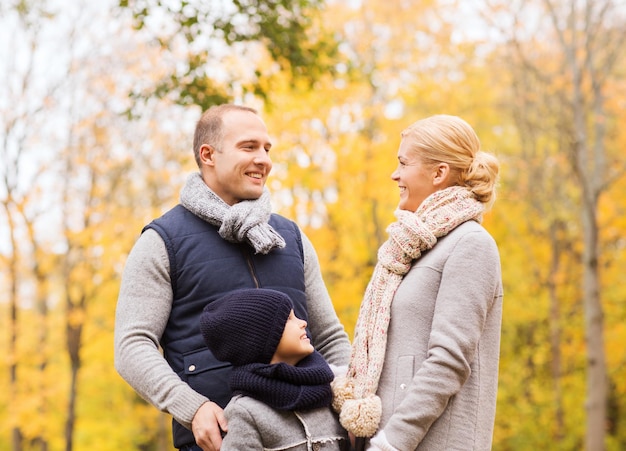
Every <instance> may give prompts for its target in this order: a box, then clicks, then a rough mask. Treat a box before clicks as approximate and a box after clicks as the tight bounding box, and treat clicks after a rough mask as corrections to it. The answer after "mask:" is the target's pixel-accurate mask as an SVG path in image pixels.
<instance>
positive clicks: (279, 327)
mask: <svg viewBox="0 0 626 451" xmlns="http://www.w3.org/2000/svg"><path fill="white" fill-rule="evenodd" d="M292 309H293V303H292V302H291V299H290V298H289V296H287V295H286V294H284V293H281V292H280V291H276V290H269V289H265V288H252V289H242V290H235V291H231V292H230V293H228V294H226V295H225V296H222V297H221V298H219V299H216V300H215V301H213V302H210V303H209V304H207V306H206V307H205V308H204V310H203V311H202V315H201V316H200V331H201V332H202V336H203V337H204V341H205V342H206V345H207V346H208V348H209V350H210V351H211V352H212V353H213V354H214V355H215V357H217V358H218V359H219V360H222V361H224V362H230V363H232V364H233V365H235V366H240V365H246V364H248V363H270V361H271V360H272V357H273V356H274V353H275V352H276V348H277V347H278V343H279V342H280V339H281V338H282V336H283V331H284V330H285V324H286V323H287V320H288V319H289V315H290V314H291V310H292Z"/></svg>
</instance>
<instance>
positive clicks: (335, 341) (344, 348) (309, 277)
mask: <svg viewBox="0 0 626 451" xmlns="http://www.w3.org/2000/svg"><path fill="white" fill-rule="evenodd" d="M300 234H301V235H302V246H303V249H304V279H305V291H306V302H307V313H308V316H309V320H308V323H309V330H310V331H311V335H312V338H313V346H314V347H315V349H317V350H318V351H319V352H320V354H322V355H323V356H324V358H325V359H326V361H327V362H328V363H329V364H332V365H335V366H336V367H343V366H347V365H348V361H349V360H350V340H349V339H348V334H347V333H346V331H345V329H344V327H343V325H342V324H341V322H340V321H339V318H338V317H337V312H336V311H335V308H334V306H333V303H332V301H331V299H330V295H329V294H328V290H327V289H326V285H325V284H324V280H323V279H322V272H321V269H320V265H319V260H318V258H317V253H316V252H315V249H314V248H313V244H312V243H311V241H310V240H309V239H308V237H307V236H306V235H305V234H304V232H302V231H301V232H300Z"/></svg>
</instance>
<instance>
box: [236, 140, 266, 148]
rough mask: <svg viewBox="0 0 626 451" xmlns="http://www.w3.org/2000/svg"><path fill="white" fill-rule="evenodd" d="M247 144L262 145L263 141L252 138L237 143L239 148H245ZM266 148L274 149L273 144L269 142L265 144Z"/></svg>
mask: <svg viewBox="0 0 626 451" xmlns="http://www.w3.org/2000/svg"><path fill="white" fill-rule="evenodd" d="M246 144H253V145H259V144H261V141H260V140H258V139H254V138H250V139H242V140H241V141H238V142H237V145H238V146H244V145H246ZM264 147H266V148H271V147H272V143H271V142H269V141H268V142H267V143H265V145H264Z"/></svg>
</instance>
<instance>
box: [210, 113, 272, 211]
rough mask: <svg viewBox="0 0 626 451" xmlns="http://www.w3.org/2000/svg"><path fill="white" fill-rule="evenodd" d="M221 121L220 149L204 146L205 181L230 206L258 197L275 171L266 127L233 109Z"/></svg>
mask: <svg viewBox="0 0 626 451" xmlns="http://www.w3.org/2000/svg"><path fill="white" fill-rule="evenodd" d="M222 120H223V139H222V143H221V146H220V148H219V149H214V148H212V147H210V146H203V148H201V154H202V158H203V161H204V164H205V165H206V169H205V170H203V176H204V179H205V182H206V183H207V185H208V186H209V188H211V189H212V190H213V191H214V192H215V194H217V195H218V196H220V198H222V200H223V201H224V202H226V203H227V204H228V205H234V204H236V203H238V202H241V201H242V200H250V199H258V198H259V197H261V194H262V193H263V187H264V186H265V181H266V180H267V176H268V175H269V173H270V171H271V170H272V160H271V159H270V156H269V151H270V148H271V147H272V143H271V141H270V137H269V134H268V132H267V127H266V126H265V123H264V122H263V120H262V119H261V118H260V117H259V116H258V115H256V114H254V113H252V112H248V111H230V112H228V113H226V114H225V115H224V117H223V118H222Z"/></svg>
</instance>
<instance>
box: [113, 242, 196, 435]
mask: <svg viewBox="0 0 626 451" xmlns="http://www.w3.org/2000/svg"><path fill="white" fill-rule="evenodd" d="M172 299H173V295H172V287H171V283H170V275H169V259H168V256H167V250H166V248H165V243H164V242H163V240H162V239H161V237H160V236H159V235H158V233H156V232H155V231H154V230H146V231H145V232H144V233H143V234H142V235H141V236H140V237H139V239H138V240H137V242H136V243H135V245H134V246H133V249H132V250H131V252H130V254H129V256H128V258H127V260H126V265H125V267H124V273H123V275H122V283H121V286H120V292H119V296H118V300H117V308H116V312H115V334H114V336H115V342H114V347H115V368H116V370H117V371H118V373H119V374H120V376H122V378H123V379H124V380H126V382H128V384H130V386H131V387H133V388H134V389H135V391H137V393H138V394H139V395H140V396H141V397H142V398H144V399H145V400H146V401H148V402H150V403H151V404H153V405H154V406H156V407H157V408H158V409H160V410H162V411H164V412H167V413H169V414H171V415H172V416H173V417H174V419H176V421H178V422H179V423H180V424H182V425H183V426H185V427H187V428H189V429H191V421H192V420H193V417H194V415H195V414H196V411H197V410H198V409H199V408H200V406H201V405H202V404H204V403H205V402H207V401H208V399H207V398H206V397H204V396H202V395H201V394H199V393H197V392H196V391H195V390H193V389H192V388H191V387H190V386H189V385H188V384H187V383H185V382H183V381H182V380H181V379H180V378H179V377H178V375H177V374H176V373H175V372H174V371H173V370H172V369H171V367H170V366H169V364H168V363H167V361H166V360H165V358H164V357H163V354H162V353H161V350H160V348H159V341H160V339H161V336H162V334H163V331H164V329H165V326H166V325H167V322H168V318H169V315H170V311H171V307H172Z"/></svg>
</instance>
